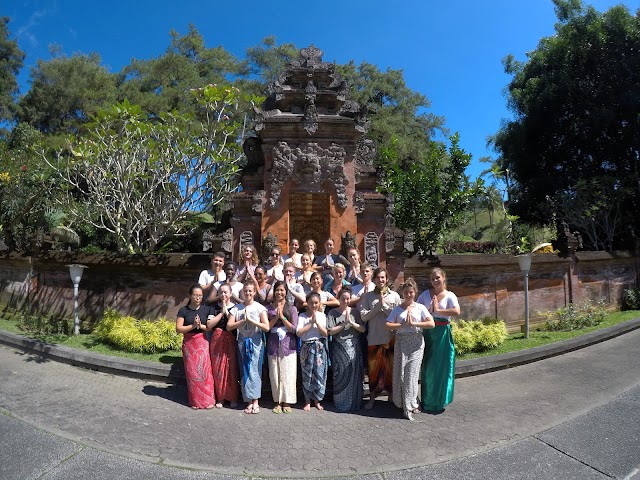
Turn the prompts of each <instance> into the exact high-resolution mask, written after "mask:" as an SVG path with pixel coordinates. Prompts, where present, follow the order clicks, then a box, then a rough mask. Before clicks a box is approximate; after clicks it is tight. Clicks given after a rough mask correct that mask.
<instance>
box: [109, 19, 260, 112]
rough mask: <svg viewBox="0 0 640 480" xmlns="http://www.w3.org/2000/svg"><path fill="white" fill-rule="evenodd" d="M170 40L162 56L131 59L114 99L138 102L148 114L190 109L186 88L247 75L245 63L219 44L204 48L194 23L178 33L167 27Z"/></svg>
mask: <svg viewBox="0 0 640 480" xmlns="http://www.w3.org/2000/svg"><path fill="white" fill-rule="evenodd" d="M170 35H171V43H170V44H169V47H168V48H167V50H166V52H165V53H164V55H162V56H160V57H158V58H152V59H149V60H138V59H134V60H133V61H132V62H131V63H130V64H129V65H127V66H126V67H124V68H123V69H122V71H121V72H120V74H119V76H118V78H119V80H118V98H119V100H120V101H122V100H124V99H127V100H129V102H130V103H133V104H137V105H140V106H141V107H142V108H143V110H144V111H145V112H147V113H149V114H151V115H154V116H158V115H159V114H160V112H170V111H173V110H176V111H179V112H182V113H186V112H193V111H194V108H195V103H194V102H193V98H192V95H191V94H190V89H192V88H200V87H203V86H204V85H208V84H226V83H228V82H229V81H230V80H231V79H232V78H236V77H238V76H242V75H247V74H248V72H249V68H248V65H247V62H245V61H241V60H238V59H237V58H235V57H234V56H233V55H232V54H231V53H229V52H227V51H226V50H225V49H224V48H223V47H221V46H219V47H215V48H208V47H207V46H206V45H205V41H204V38H203V37H202V35H201V34H200V33H199V32H198V30H197V29H196V27H195V26H193V25H189V32H188V33H187V34H186V35H182V36H181V35H180V34H179V33H178V32H176V31H175V30H171V32H170Z"/></svg>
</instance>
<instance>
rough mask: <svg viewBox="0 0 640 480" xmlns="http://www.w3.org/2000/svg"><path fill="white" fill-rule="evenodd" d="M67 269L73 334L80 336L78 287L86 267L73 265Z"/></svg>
mask: <svg viewBox="0 0 640 480" xmlns="http://www.w3.org/2000/svg"><path fill="white" fill-rule="evenodd" d="M67 267H69V275H70V276H71V281H72V282H73V334H74V335H80V318H79V317H78V287H79V286H80V279H82V272H83V271H84V269H85V268H88V267H87V266H86V265H78V264H77V263H73V264H71V265H67Z"/></svg>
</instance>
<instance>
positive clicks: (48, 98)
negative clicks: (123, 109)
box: [18, 54, 116, 134]
mask: <svg viewBox="0 0 640 480" xmlns="http://www.w3.org/2000/svg"><path fill="white" fill-rule="evenodd" d="M115 99H116V83H115V76H114V75H112V74H111V73H109V72H108V71H107V69H106V68H105V67H104V66H102V65H101V64H100V56H99V55H97V54H91V55H84V54H75V55H73V56H71V57H66V56H55V57H54V58H53V59H52V60H50V61H46V62H45V61H43V60H38V63H37V65H36V67H35V68H34V69H33V70H32V71H31V88H30V89H29V91H28V92H27V94H26V95H25V96H24V97H22V98H21V99H20V102H19V108H20V112H19V115H18V118H19V120H20V121H21V122H25V123H28V124H29V125H32V126H33V127H35V128H37V129H38V130H40V131H41V132H43V133H48V134H67V133H74V132H77V130H78V128H80V126H81V125H82V124H83V123H84V122H86V121H88V120H89V118H90V117H91V116H92V115H94V114H96V113H97V112H98V110H99V109H100V108H103V107H105V106H107V105H109V104H112V103H113V102H114V101H115Z"/></svg>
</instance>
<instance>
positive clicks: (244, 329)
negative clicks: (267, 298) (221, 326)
mask: <svg viewBox="0 0 640 480" xmlns="http://www.w3.org/2000/svg"><path fill="white" fill-rule="evenodd" d="M266 311H267V309H266V307H265V306H264V305H262V304H260V303H258V302H255V301H254V302H253V303H252V304H251V305H245V304H244V303H240V304H238V305H236V306H235V307H233V308H232V309H231V312H229V313H230V314H231V315H233V318H235V320H236V322H238V321H241V320H244V319H245V318H246V317H248V318H250V319H251V320H252V321H254V322H260V315H261V314H262V312H266ZM258 331H259V329H258V327H256V326H255V325H253V324H252V323H249V322H246V323H244V324H242V326H241V327H240V328H238V340H241V339H244V338H249V337H253V336H254V335H255V334H256V333H258Z"/></svg>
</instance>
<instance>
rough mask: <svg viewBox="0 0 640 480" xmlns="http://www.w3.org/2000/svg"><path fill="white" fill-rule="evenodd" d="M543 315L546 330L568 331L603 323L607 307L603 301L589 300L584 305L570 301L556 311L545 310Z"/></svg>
mask: <svg viewBox="0 0 640 480" xmlns="http://www.w3.org/2000/svg"><path fill="white" fill-rule="evenodd" d="M543 315H544V317H545V318H546V322H545V325H544V329H545V330H546V331H549V332H557V331H563V332H568V331H570V330H579V329H581V328H585V327H592V326H594V325H598V324H599V323H602V321H603V320H604V318H605V315H606V309H605V305H604V302H603V301H600V302H598V303H597V304H595V305H594V304H593V303H592V302H591V301H590V300H587V301H586V302H584V303H583V304H582V306H579V307H578V306H576V305H575V304H573V303H570V304H569V305H568V306H566V307H564V308H559V309H558V310H556V311H555V312H544V313H543Z"/></svg>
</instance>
